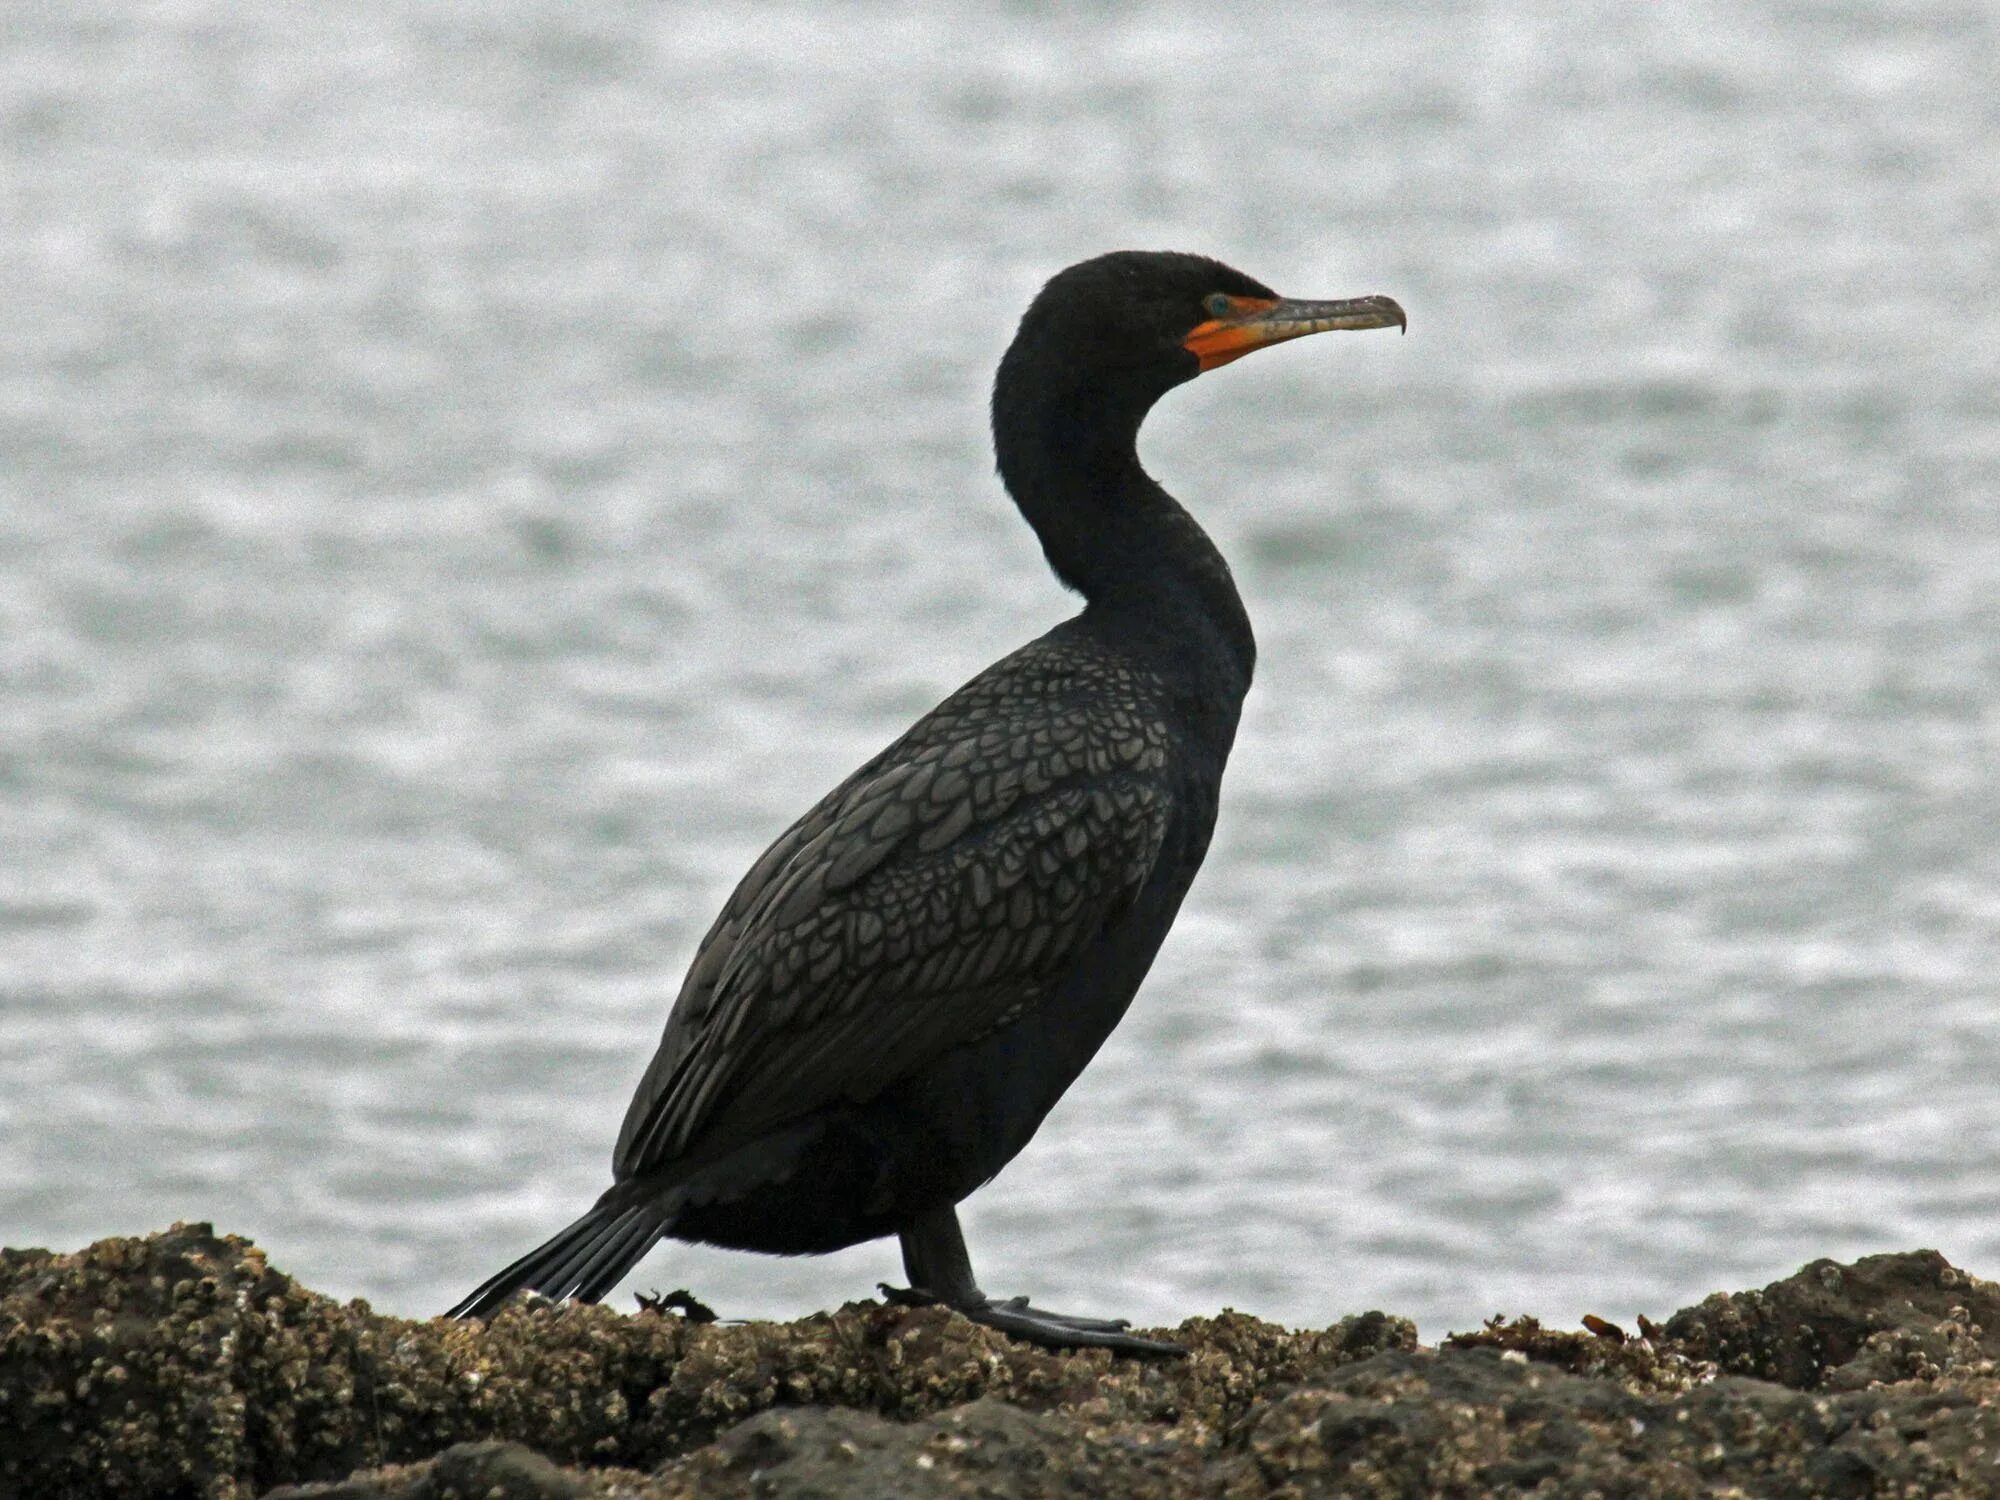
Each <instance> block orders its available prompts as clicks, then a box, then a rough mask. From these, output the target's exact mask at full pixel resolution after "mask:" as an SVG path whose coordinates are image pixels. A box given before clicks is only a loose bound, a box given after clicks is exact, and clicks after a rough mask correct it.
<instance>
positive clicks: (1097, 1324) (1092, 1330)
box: [882, 1283, 1187, 1357]
mask: <svg viewBox="0 0 2000 1500" xmlns="http://www.w3.org/2000/svg"><path fill="white" fill-rule="evenodd" d="M882 1295H883V1296H884V1297H885V1298H886V1299H888V1301H889V1302H890V1303H892V1304H894V1305H895V1306H897V1307H938V1306H945V1307H949V1308H951V1309H952V1311H953V1312H958V1313H963V1314H964V1315H965V1316H966V1317H968V1318H970V1319H972V1321H973V1322H975V1323H984V1324H985V1325H986V1326H987V1327H988V1328H997V1329H999V1330H1000V1331H1001V1332H1002V1333H1004V1334H1006V1335H1008V1336H1009V1337H1010V1338H1017V1339H1024V1340H1026V1341H1027V1342H1028V1343H1031V1344H1040V1345H1042V1346H1043V1347H1045V1348H1049V1349H1110V1350H1112V1351H1114V1352H1116V1353H1119V1354H1154V1355H1165V1356H1170V1357H1179V1356H1181V1355H1185V1354H1186V1353H1187V1350H1185V1349H1183V1348H1182V1347H1181V1346H1180V1345H1179V1344H1169V1343H1167V1342H1165V1341H1164V1340H1162V1339H1146V1338H1140V1337H1139V1335H1137V1334H1136V1333H1127V1332H1126V1331H1125V1330H1126V1329H1127V1328H1130V1327H1131V1326H1132V1325H1131V1324H1130V1323H1128V1322H1127V1321H1126V1320H1125V1319H1123V1318H1082V1317H1077V1316H1075V1315H1073V1314H1070V1313H1059V1312H1051V1311H1049V1310H1047V1309H1045V1308H1040V1307H1030V1306H1029V1305H1028V1299H1027V1298H1026V1297H1009V1298H1007V1299H1006V1300H1005V1301H1004V1302H996V1301H994V1300H993V1299H992V1298H990V1297H982V1298H980V1299H979V1300H978V1301H977V1302H948V1301H946V1300H945V1299H944V1298H942V1297H934V1296H932V1295H931V1294H930V1293H929V1292H926V1291H924V1290H922V1289H921V1288H919V1287H897V1286H890V1285H888V1284H887V1283H883V1284H882Z"/></svg>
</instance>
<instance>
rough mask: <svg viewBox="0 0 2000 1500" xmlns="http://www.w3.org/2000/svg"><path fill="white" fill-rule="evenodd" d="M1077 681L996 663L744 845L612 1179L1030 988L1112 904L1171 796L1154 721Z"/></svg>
mask: <svg viewBox="0 0 2000 1500" xmlns="http://www.w3.org/2000/svg"><path fill="white" fill-rule="evenodd" d="M1010 665H1014V666H1015V667H1016V671H1015V673H1014V674H1012V676H1013V680H1009V677H1008V674H1005V673H1001V669H1003V668H1007V667H1009V666H1010ZM995 673H1001V681H1000V683H999V684H998V687H999V688H1001V689H1004V690H1005V691H1004V693H1003V701H1002V702H1000V703H998V704H996V703H995V702H994V701H993V697H994V691H995V686H996V685H995V684H994V683H992V682H990V681H988V679H990V678H992V677H993V676H994V675H995ZM1090 685H1091V686H1093V687H1096V688H1098V689H1100V691H1097V692H1089V693H1085V694H1077V693H1075V692H1074V691H1072V693H1071V694H1070V695H1068V696H1067V697H1065V696H1064V695H1062V694H1060V693H1054V694H1052V693H1051V692H1050V689H1051V687H1052V686H1054V684H1051V683H1050V682H1048V681H1044V680H1032V681H1022V680H1019V668H1018V663H1015V662H1012V661H1011V660H1010V662H1003V663H1001V664H1000V667H998V668H996V669H994V671H993V672H989V673H987V674H983V675H982V677H981V678H979V679H975V680H974V682H973V683H971V684H968V686H967V688H966V689H963V690H961V693H960V694H958V695H955V696H954V698H953V699H950V700H947V701H946V703H945V704H943V705H940V707H939V708H938V709H937V710H936V711H934V712H933V713H932V714H931V715H929V716H927V717H926V719H924V720H923V721H922V722H920V723H919V724H918V725H917V726H916V727H915V728H914V729H912V730H911V731H910V733H909V734H907V735H905V736H904V738H903V739H902V740H900V741H898V742H897V743H896V744H895V745H892V746H891V747H890V748H889V749H888V750H887V751H885V752H884V753H883V754H882V755H881V756H878V757H877V758H876V759H875V760H874V761H871V762H870V763H869V764H868V765H866V766H864V767H863V768H862V769H861V771H859V772H857V773H856V774H855V776H853V777H852V778H850V779H849V780H848V781H847V782H846V783H844V784H843V785H842V786H840V787H838V788H836V789H835V790H834V791H833V792H832V793H831V794H830V795H829V796H827V797H826V798H825V799H824V800H823V801H822V802H821V803H820V804H819V805H818V806H817V807H815V808H814V809H813V810H812V811H811V812H810V813H808V814H807V815H806V816H805V817H804V818H802V819H800V821H799V822H798V823H796V824H795V825H793V827H792V828H791V829H789V830H788V831H787V832H786V833H785V834H784V835H783V836H782V837H781V838H780V839H779V840H778V841H777V842H776V843H775V844H773V845H772V846H771V848H770V849H769V850H767V851H766V852H765V854H764V856H763V857H762V858H761V859H759V860H758V862H757V863H756V865H755V866H753V867H752V869H751V870H750V872H749V874H747V875H746V876H745V877H744V878H743V881H742V883H741V884H740V885H739V886H738V887H737V889H736V892H735V894H734V895H732V896H731V897H730V899H729V902H728V903H727V905H725V906H724V908H723V910H722V913H721V915H720V916H719V917H718V918H717V919H716V922H715V925H714V926H713V927H712V928H711V929H710V931H709V934H708V936H707V937H706V938H705V939H704V940H703V943H702V946H701V949H700V951H699V952H698V953H697V955H696V957H695V961H694V964H693V965H692V967H691V968H690V969H689V971H688V976H687V979H686V981H685V983H684V984H683V986H682V990H681V995H680V999H679V1000H678V1001H677V1002H676V1004H675V1006H674V1011H673V1014H672V1015H671V1016H670V1017H669V1019H668V1022H667V1028H666V1034H665V1035H664V1037H663V1038H662V1039H661V1044H660V1050H659V1053H658V1055H657V1056H655V1058H654V1059H653V1062H652V1065H651V1066H650V1067H649V1068H648V1069H647V1072H646V1076H645V1078H644V1080H642V1082H641V1083H640V1086H639V1090H638V1093H637V1095H636V1096H635V1097H634V1098H633V1101H632V1106H631V1109H630V1110H629V1111H628V1113H627V1115H626V1119H625V1126H624V1129H623V1131H622V1132H621V1133H620V1136H619V1141H618V1149H617V1153H616V1156H615V1158H614V1169H615V1172H616V1174H617V1176H618V1178H619V1179H620V1180H624V1179H626V1178H629V1177H633V1176H637V1175H640V1174H643V1173H645V1172H647V1171H650V1170H652V1169H654V1168H656V1167H658V1166H660V1165H662V1164H664V1163H667V1162H670V1161H672V1160H674V1159H676V1158H677V1157H680V1156H682V1155H684V1154H686V1153H687V1152H688V1151H690V1150H691V1149H704V1150H705V1149H708V1148H710V1147H712V1146H714V1145H717V1144H721V1143H725V1142H728V1141H731V1140H740V1139H749V1138H752V1137H754V1135H756V1134H757V1133H758V1132H759V1131H761V1130H763V1129H766V1128H768V1127H770V1126H772V1125H774V1124H778V1123H782V1122H783V1121H785V1120H789V1119H796V1118H798V1117H800V1116H802V1115H805V1114H808V1113H810V1112H811V1111H813V1110H814V1109H817V1108H819V1107H821V1106H823V1105H825V1104H828V1103H832V1102H834V1101H837V1100H839V1099H843V1098H847V1099H855V1100H862V1099H867V1098H869V1097H871V1096H872V1095H874V1094H875V1093H877V1092H879V1091H880V1090H881V1089H882V1088H883V1087H885V1086H887V1085H888V1084H889V1083H891V1082H893V1081H894V1080H895V1079H896V1078H898V1077H900V1076H902V1075H904V1074H905V1073H907V1072H908V1071H910V1070H911V1069H912V1068H915V1067H918V1066H921V1065H922V1064H923V1063H924V1062H925V1061H926V1060H927V1059H929V1058H933V1057H936V1056H938V1055H940V1054H941V1053H943V1052H945V1051H948V1050H949V1049H950V1048H952V1047H954V1046H958V1045H961V1044H963V1043H966V1042H969V1041H972V1040H974V1039H976V1038H977V1037H979V1036H981V1035H983V1034H985V1033H986V1032H988V1031H991V1030H992V1029H993V1028H994V1027H996V1026H1000V1025H1004V1024H1005V1023H1006V1022H1007V1021H1008V1020H1010V1019H1012V1017H1013V1016H1015V1015H1017V1014H1019V1013H1020V1012H1021V1011H1022V1010H1023V1009H1025V1008H1026V1007H1028V1006H1031V1005H1033V1004H1035V1003H1036V1002H1037V1001H1038V1000H1039V999H1040V998H1041V996H1042V995H1043V994H1044V993H1045V992H1046V989H1047V987H1048V985H1049V983H1050V981H1051V980H1052V979H1053V978H1054V976H1056V975H1057V974H1059V973H1061V972H1062V971H1063V970H1064V968H1065V967H1066V966H1067V965H1068V964H1069V963H1070V962H1071V961H1072V960H1073V959H1074V958H1075V957H1076V955H1077V954H1078V953H1079V952H1081V951H1082V949H1083V948H1084V947H1085V946H1086V945H1087V944H1088V943H1089V942H1090V941H1091V939H1092V938H1093V937H1095V936H1096V935H1097V934H1098V933H1099V932H1101V931H1102V930H1103V929H1104V928H1105V926H1106V925H1107V924H1108V923H1110V922H1112V921H1113V920H1114V919H1115V918H1116V917H1117V916H1118V915H1119V913H1120V912H1122V911H1123V910H1124V909H1125V908H1126V907H1127V906H1129V905H1130V904H1131V902H1132V900H1133V898H1134V897H1135V896H1137V894H1138V892H1139V890H1140V889H1141V887H1143V886H1144V884H1145V882H1146V879H1147V876H1148V875H1149V874H1150V872H1151V870H1152V868H1153V864H1154V862H1155V860H1157V858H1158V857H1159V854H1160V850H1161V847H1162V845H1163V844H1164V842H1165V839H1166V831H1167V826H1168V822H1169V820H1170V817H1171V814H1172V811H1173V806H1172V796H1171V793H1170V792H1169V791H1168V789H1167V782H1166V779H1165V777H1164V775H1163V771H1164V768H1165V766H1166V761H1167V756H1166V749H1165V730H1164V729H1163V728H1162V727H1160V726H1158V725H1157V723H1156V722H1155V721H1154V720H1153V719H1152V718H1151V717H1150V716H1149V715H1147V714H1145V713H1143V712H1141V711H1140V710H1139V709H1138V708H1137V707H1135V705H1134V702H1133V699H1132V697H1130V696H1129V695H1127V694H1125V693H1112V694H1105V693H1103V692H1102V691H1101V689H1102V687H1103V686H1104V684H1103V681H1102V674H1101V673H1100V674H1094V675H1093V677H1092V678H1091V680H1090ZM1128 685H1129V684H1128ZM1070 687H1071V688H1072V690H1073V689H1074V688H1075V684H1074V683H1071V684H1070ZM982 688H983V689H984V693H983V695H982V693H981V691H980V690H981V689H982ZM968 697H969V699H970V701H966V700H967V699H968ZM1052 700H1053V701H1052ZM1010 706H1012V707H1014V708H1015V709H1016V710H1017V711H1014V712H1006V711H1003V710H1005V709H1007V708H1008V707H1010Z"/></svg>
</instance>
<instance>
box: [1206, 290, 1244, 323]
mask: <svg viewBox="0 0 2000 1500" xmlns="http://www.w3.org/2000/svg"><path fill="white" fill-rule="evenodd" d="M1201 305H1202V309H1203V311H1205V312H1206V313H1207V314H1208V315H1209V316H1210V317H1211V318H1226V317H1228V316H1229V315H1230V314H1231V313H1233V312H1235V311H1236V301H1235V299H1234V298H1232V297H1229V296H1227V295H1225V294H1224V293H1222V292H1210V293H1209V294H1208V295H1207V296H1206V297H1204V298H1202V299H1201Z"/></svg>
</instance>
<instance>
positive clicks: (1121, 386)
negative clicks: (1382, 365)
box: [1002, 250, 1405, 414]
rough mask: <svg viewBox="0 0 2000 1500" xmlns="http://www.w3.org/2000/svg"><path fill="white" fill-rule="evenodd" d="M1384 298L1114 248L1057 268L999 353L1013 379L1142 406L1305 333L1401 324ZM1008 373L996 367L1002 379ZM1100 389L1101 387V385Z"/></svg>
mask: <svg viewBox="0 0 2000 1500" xmlns="http://www.w3.org/2000/svg"><path fill="white" fill-rule="evenodd" d="M1403 326H1405V319H1404V317H1403V310H1402V308H1400V307H1398V306H1397V305H1396V304H1395V302H1393V301H1392V300H1391V299H1389V298H1387V297H1354V298H1348V299H1345V300H1341V301H1332V302H1305V301H1295V300H1292V299H1289V298H1284V297H1280V296H1279V295H1278V294H1277V293H1276V292H1274V291H1272V290H1271V289H1270V288H1269V287H1267V286H1265V285H1264V284H1263V283H1262V282H1261V281H1258V280H1256V279H1255V278H1253V277H1250V276H1246V275H1244V274H1243V273H1242V272H1241V271H1238V270H1235V269H1234V268H1232V267H1230V266H1226V265H1224V264H1223V263H1222V262H1221V261H1219V260H1211V259H1210V258H1209V257H1207V256H1205V255H1185V254H1180V253H1177V252H1172V251H1146V250H1119V251H1115V252H1113V253H1112V254H1109V255H1100V256H1097V257H1096V258H1094V259H1092V260H1086V261H1082V262H1080V263H1078V264H1077V265H1073V266H1071V267H1070V268H1069V269H1068V270H1066V271H1061V272H1058V273H1057V274H1056V275H1055V276H1054V277H1052V278H1051V279H1050V281H1049V283H1048V285H1047V286H1045V287H1043V288H1042V290H1041V293H1040V295H1038V296H1037V297H1036V298H1035V300H1034V302H1033V303H1032V304H1031V305H1030V306H1029V308H1028V311H1027V313H1026V314H1025V315H1024V316H1023V317H1022V319H1021V328H1020V332H1019V333H1018V334H1016V335H1015V339H1014V346H1013V348H1012V349H1010V350H1009V351H1008V363H1009V364H1011V365H1013V366H1015V367H1016V371H1017V374H1018V377H1020V378H1027V377H1029V376H1031V375H1032V377H1033V378H1035V379H1037V380H1038V381H1040V382H1043V383H1045V384H1047V385H1053V386H1066V385H1070V384H1071V383H1072V382H1075V383H1076V384H1077V385H1079V386H1083V387H1092V386H1095V387H1099V388H1100V389H1104V388H1107V387H1108V388H1110V389H1113V390H1118V391H1121V392H1122V393H1124V394H1125V396H1126V397H1127V400H1126V401H1120V402H1118V403H1117V404H1120V405H1126V404H1129V403H1130V402H1131V401H1133V400H1136V402H1137V403H1138V405H1139V406H1140V409H1141V413H1142V414H1143V409H1144V408H1145V407H1148V406H1150V405H1151V404H1152V403H1153V402H1154V401H1157V400H1158V399H1159V398H1160V397H1161V396H1162V395H1164V394H1166V392H1167V391H1169V390H1171V389H1172V388H1173V387H1174V386H1176V385H1179V384H1181V383H1182V382H1183V381H1187V380H1192V379H1193V378H1194V377H1195V376H1196V375H1199V374H1201V373H1202V372H1203V371H1205V370H1213V369H1215V368H1217V367H1218V366H1221V365H1225V364H1228V363H1229V362H1230V361H1231V360H1234V359H1240V358H1241V357H1242V356H1243V355H1245V354H1248V353H1250V352H1251V351H1252V350H1255V349H1261V348H1264V347H1266V346H1267V345H1270V344H1277V343H1282V342H1284V341H1285V340H1287V339H1295V338H1299V337H1302V336H1303V335H1305V334H1309V333H1327V332H1332V331H1334V330H1338V329H1360V328H1401V327H1403ZM1007 378H1008V372H1007V370H1006V368H1005V367H1004V366H1003V370H1002V379H1003V380H1005V379H1007ZM1107 394H1108V391H1107Z"/></svg>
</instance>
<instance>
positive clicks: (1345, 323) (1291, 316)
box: [1181, 297, 1409, 371]
mask: <svg viewBox="0 0 2000 1500" xmlns="http://www.w3.org/2000/svg"><path fill="white" fill-rule="evenodd" d="M1231 300H1232V302H1233V303H1234V307H1233V309H1232V311H1231V312H1230V314H1229V316H1228V317H1225V318H1211V319H1209V320H1208V321H1207V322H1206V323H1203V324H1200V325H1199V326H1197V327H1196V328H1195V329H1194V330H1193V331H1192V332H1190V333H1189V334H1188V336H1187V337H1186V338H1184V339H1182V340H1181V347H1182V348H1183V349H1185V350H1187V352H1188V353H1190V354H1192V355H1194V356H1195V358H1197V359H1199V360H1200V361H1201V367H1202V369H1203V370H1204V371H1208V370H1213V369H1215V368H1217V367H1218V366H1221V365H1226V364H1228V363H1229V362H1230V361H1231V360H1232V359H1241V358H1242V357H1243V356H1244V355H1246V354H1248V353H1249V352H1250V351H1251V350H1253V349H1262V348H1263V347H1264V346H1265V345H1266V344H1282V343H1283V342H1284V341H1285V340H1286V339H1297V338H1304V337H1305V336H1306V335H1307V334H1309V333H1332V332H1334V331H1335V330H1337V329H1342V328H1401V329H1404V330H1406V331H1407V329H1408V328H1409V319H1407V318H1405V317H1404V316H1403V309H1402V308H1400V307H1398V306H1397V305H1396V303H1395V301H1394V300H1393V299H1391V298H1388V297H1352V298H1349V299H1347V300H1345V301H1341V302H1294V301H1292V300H1291V299H1290V298H1284V299H1281V300H1279V301H1276V302H1273V301H1270V300H1268V299H1266V298H1263V297H1236V298H1232V299H1231Z"/></svg>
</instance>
